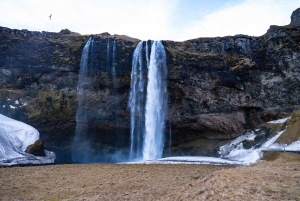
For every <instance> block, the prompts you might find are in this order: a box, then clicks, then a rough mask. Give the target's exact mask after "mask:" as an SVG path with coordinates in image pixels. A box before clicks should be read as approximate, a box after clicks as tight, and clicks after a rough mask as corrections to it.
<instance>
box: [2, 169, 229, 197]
mask: <svg viewBox="0 0 300 201" xmlns="http://www.w3.org/2000/svg"><path fill="white" fill-rule="evenodd" d="M227 168H229V167H224V166H223V167H222V166H210V165H154V164H152V165H137V164H136V165H129V164H127V165H104V164H94V165H93V164H90V165H53V166H31V167H11V168H0V200H84V199H85V200H157V199H159V198H161V197H162V196H164V195H166V194H168V193H170V192H176V191H178V190H180V189H181V187H182V186H185V185H187V184H188V183H191V182H192V181H195V180H197V179H199V178H203V177H205V176H207V175H208V174H210V173H212V172H214V171H217V170H221V169H227Z"/></svg>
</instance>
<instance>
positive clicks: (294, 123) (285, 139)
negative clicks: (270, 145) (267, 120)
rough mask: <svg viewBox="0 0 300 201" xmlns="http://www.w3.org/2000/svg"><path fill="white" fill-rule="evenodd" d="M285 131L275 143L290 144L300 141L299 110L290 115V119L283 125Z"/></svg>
mask: <svg viewBox="0 0 300 201" xmlns="http://www.w3.org/2000/svg"><path fill="white" fill-rule="evenodd" d="M284 127H287V129H286V131H285V132H284V133H283V134H282V135H281V136H280V137H279V138H278V140H277V141H276V142H277V143H282V144H291V143H292V142H295V141H296V140H298V139H300V110H297V111H296V112H294V113H293V114H292V117H291V119H289V120H287V121H286V122H285V123H284Z"/></svg>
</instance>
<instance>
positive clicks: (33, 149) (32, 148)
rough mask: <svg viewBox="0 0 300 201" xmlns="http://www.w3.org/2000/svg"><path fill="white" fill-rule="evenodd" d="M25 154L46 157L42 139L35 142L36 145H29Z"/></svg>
mask: <svg viewBox="0 0 300 201" xmlns="http://www.w3.org/2000/svg"><path fill="white" fill-rule="evenodd" d="M25 152H27V153H30V154H33V155H35V156H46V154H45V149H44V144H43V142H42V140H41V139H39V140H37V141H35V143H34V144H32V145H29V146H28V147H27V149H26V151H25Z"/></svg>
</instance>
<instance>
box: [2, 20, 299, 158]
mask: <svg viewBox="0 0 300 201" xmlns="http://www.w3.org/2000/svg"><path fill="white" fill-rule="evenodd" d="M294 21H295V20H294ZM93 37H94V41H95V42H94V47H93V54H92V55H91V58H92V59H91V60H90V62H92V63H91V64H90V65H93V66H94V70H92V71H91V72H90V73H89V77H90V79H91V80H92V82H91V85H90V86H89V90H88V92H87V94H86V97H88V101H89V107H87V108H85V109H86V110H87V111H88V115H89V116H90V118H89V119H90V126H89V133H90V135H92V136H93V137H94V139H100V138H101V142H100V141H99V144H101V146H105V147H106V149H107V150H108V151H109V150H110V149H111V148H112V147H117V148H119V147H126V146H128V143H129V132H130V112H129V108H128V97H129V91H130V80H131V78H130V73H131V67H132V54H133V51H134V48H135V47H136V45H137V43H138V42H139V40H137V39H133V38H130V37H127V36H119V35H109V34H108V33H103V34H98V35H94V36H93ZM88 38H89V36H86V35H85V36H82V35H79V34H76V33H72V32H69V31H62V32H61V33H51V32H33V31H28V30H15V29H9V28H5V27H0V101H1V102H0V103H1V105H0V113H1V114H4V115H7V116H9V117H12V118H15V119H17V120H21V121H23V122H26V123H28V124H30V125H32V126H34V127H36V128H37V129H38V130H39V131H40V134H41V137H42V139H43V141H44V143H45V147H47V146H56V147H68V146H70V143H69V142H70V141H71V140H72V138H73V137H74V131H75V126H76V122H75V116H76V109H77V103H78V100H77V97H76V87H77V81H78V71H79V65H80V57H81V52H82V49H83V46H84V45H85V43H86V41H87V40H88ZM112 41H115V44H116V46H115V48H116V49H115V56H114V59H113V58H112V57H113V56H112V49H113V48H112V46H111V44H113V43H112ZM108 43H109V44H108ZM163 45H164V47H165V50H166V54H167V67H168V77H167V79H168V80H167V82H168V94H169V95H168V99H169V100H168V113H169V114H168V119H169V123H170V125H171V129H172V135H173V137H172V138H173V139H172V146H173V147H176V146H179V145H180V144H183V143H188V142H191V141H195V140H198V139H211V140H220V139H230V138H233V137H236V136H239V135H241V134H242V133H244V132H245V131H246V130H247V129H252V128H254V127H255V126H257V125H259V124H261V123H263V122H265V121H269V120H273V119H276V118H279V117H281V116H285V115H286V114H287V113H290V112H292V111H293V110H295V109H297V108H298V106H299V105H300V76H299V75H300V74H299V73H300V26H299V25H297V24H293V25H288V26H283V27H279V26H271V27H270V29H269V30H268V32H267V33H266V34H265V35H263V36H260V37H251V36H246V35H236V36H228V37H218V38H199V39H193V40H188V41H184V42H173V41H163ZM112 65H114V66H115V69H116V82H117V84H114V83H113V77H112V76H113V75H112V71H111V68H112ZM169 140H170V139H168V138H167V139H166V143H167V142H168V141H169ZM99 146H100V145H99ZM191 146H192V145H191ZM57 149H59V148H57ZM54 151H55V150H54ZM66 154H67V153H66Z"/></svg>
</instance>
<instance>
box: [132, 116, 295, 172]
mask: <svg viewBox="0 0 300 201" xmlns="http://www.w3.org/2000/svg"><path fill="white" fill-rule="evenodd" d="M289 118H290V117H288V118H284V119H279V120H276V121H270V122H268V123H284V122H285V121H286V120H288V119H289ZM258 131H259V129H256V130H255V131H252V132H249V133H247V134H245V135H241V136H239V137H238V138H236V139H234V140H233V141H231V142H230V143H228V144H226V145H224V146H222V147H220V151H219V154H220V157H219V158H217V157H206V156H177V157H168V158H161V159H157V160H151V161H142V162H134V163H142V164H213V165H238V166H239V165H250V164H252V163H255V162H257V161H259V160H260V159H261V158H262V156H263V151H294V152H299V151H300V139H299V140H298V141H295V142H293V143H291V144H290V145H286V144H278V143H276V140H277V139H278V138H279V137H280V135H282V133H284V132H285V130H283V131H280V132H278V133H277V134H276V135H275V136H274V137H272V138H270V139H268V140H267V141H266V142H264V143H263V144H262V145H261V146H255V147H257V148H254V147H252V148H250V149H245V148H244V147H243V141H245V140H249V141H254V139H255V137H256V134H255V132H258Z"/></svg>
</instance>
